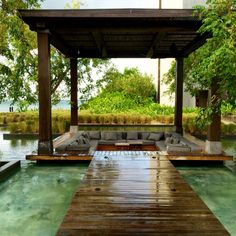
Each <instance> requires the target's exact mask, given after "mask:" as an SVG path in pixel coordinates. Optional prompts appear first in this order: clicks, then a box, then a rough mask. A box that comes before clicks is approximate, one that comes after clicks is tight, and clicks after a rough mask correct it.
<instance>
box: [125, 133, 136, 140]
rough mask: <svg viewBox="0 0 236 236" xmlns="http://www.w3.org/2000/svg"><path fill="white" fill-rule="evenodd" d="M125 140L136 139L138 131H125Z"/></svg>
mask: <svg viewBox="0 0 236 236" xmlns="http://www.w3.org/2000/svg"><path fill="white" fill-rule="evenodd" d="M126 139H127V140H137V139H138V132H127V138H126Z"/></svg>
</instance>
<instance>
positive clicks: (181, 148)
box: [166, 143, 191, 152]
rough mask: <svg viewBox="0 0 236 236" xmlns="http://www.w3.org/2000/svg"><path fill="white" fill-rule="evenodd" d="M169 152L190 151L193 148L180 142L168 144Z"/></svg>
mask: <svg viewBox="0 0 236 236" xmlns="http://www.w3.org/2000/svg"><path fill="white" fill-rule="evenodd" d="M166 150H167V152H190V151H191V149H190V147H188V146H183V145H182V144H181V143H179V144H168V145H167V149H166Z"/></svg>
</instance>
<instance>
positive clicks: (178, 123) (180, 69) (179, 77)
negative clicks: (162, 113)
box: [174, 57, 184, 134]
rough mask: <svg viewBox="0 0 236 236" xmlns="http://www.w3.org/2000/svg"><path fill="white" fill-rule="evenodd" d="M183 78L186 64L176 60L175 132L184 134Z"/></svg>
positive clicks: (181, 59)
mask: <svg viewBox="0 0 236 236" xmlns="http://www.w3.org/2000/svg"><path fill="white" fill-rule="evenodd" d="M183 77H184V62H183V58H182V57H181V58H176V80H175V119H174V125H175V129H176V130H175V131H176V132H177V133H179V134H183V124H182V118H183V114H182V113H183Z"/></svg>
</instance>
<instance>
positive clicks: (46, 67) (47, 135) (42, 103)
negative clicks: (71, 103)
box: [37, 31, 53, 155]
mask: <svg viewBox="0 0 236 236" xmlns="http://www.w3.org/2000/svg"><path fill="white" fill-rule="evenodd" d="M37 35H38V76H39V81H38V82H39V142H38V154H40V155H42V154H43V155H50V154H52V153H53V143H52V124H51V71H50V43H49V35H48V32H46V31H45V32H44V31H42V32H38V33H37Z"/></svg>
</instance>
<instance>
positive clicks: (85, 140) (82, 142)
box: [73, 136, 89, 144]
mask: <svg viewBox="0 0 236 236" xmlns="http://www.w3.org/2000/svg"><path fill="white" fill-rule="evenodd" d="M75 142H77V143H78V144H89V139H87V138H84V137H83V136H81V137H79V138H78V139H76V140H75ZM73 143H74V142H73Z"/></svg>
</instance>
